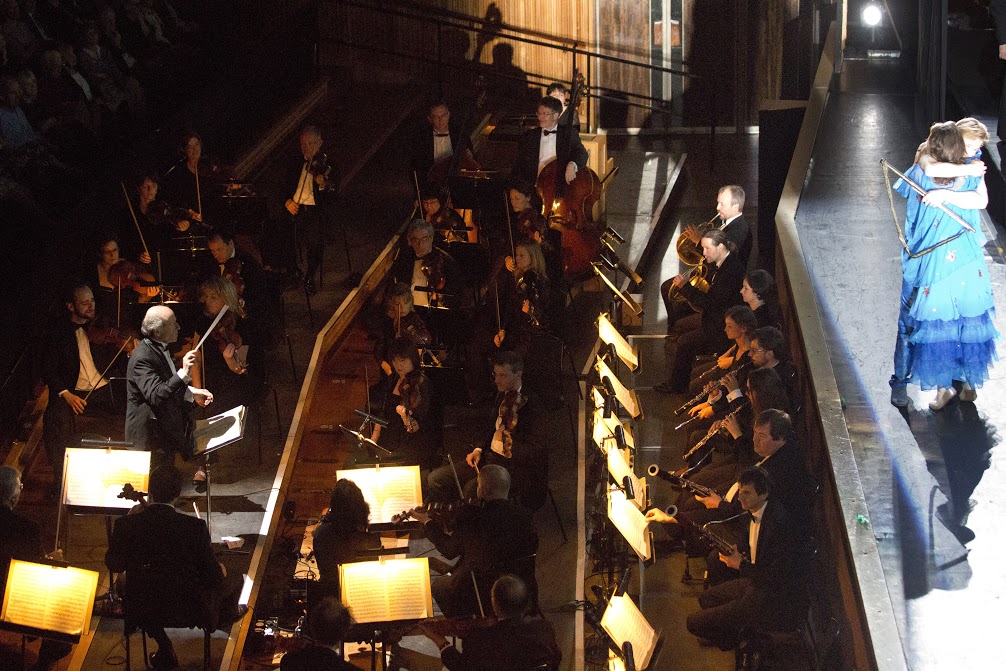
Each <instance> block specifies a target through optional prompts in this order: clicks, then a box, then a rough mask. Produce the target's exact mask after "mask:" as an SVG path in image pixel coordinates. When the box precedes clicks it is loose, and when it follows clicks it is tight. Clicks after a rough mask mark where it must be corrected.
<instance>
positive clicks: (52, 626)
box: [0, 559, 98, 637]
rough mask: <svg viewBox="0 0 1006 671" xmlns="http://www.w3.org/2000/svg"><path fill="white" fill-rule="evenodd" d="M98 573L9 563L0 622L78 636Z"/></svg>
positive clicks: (88, 616)
mask: <svg viewBox="0 0 1006 671" xmlns="http://www.w3.org/2000/svg"><path fill="white" fill-rule="evenodd" d="M97 588H98V573H97V572H96V571H87V570H85V569H81V568H73V567H57V566H49V565H47V564H35V563H32V562H26V561H20V560H18V559H13V560H11V563H10V569H9V571H8V573H7V588H6V590H5V591H4V600H3V611H2V612H0V621H2V622H3V623H6V624H11V625H15V626H21V627H28V628H31V629H37V630H40V631H45V632H56V633H59V634H65V635H68V636H73V637H79V636H82V635H84V634H86V633H87V630H88V626H89V625H90V622H91V606H92V605H93V604H94V592H95V590H96V589H97Z"/></svg>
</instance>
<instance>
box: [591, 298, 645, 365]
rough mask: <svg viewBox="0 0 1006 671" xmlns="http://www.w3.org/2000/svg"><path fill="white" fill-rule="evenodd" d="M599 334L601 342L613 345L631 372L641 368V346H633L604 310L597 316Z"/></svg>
mask: <svg viewBox="0 0 1006 671" xmlns="http://www.w3.org/2000/svg"><path fill="white" fill-rule="evenodd" d="M597 335H598V337H599V338H600V339H601V342H603V343H605V344H606V345H613V346H614V348H615V354H617V355H618V358H619V359H621V361H622V363H624V364H625V367H626V368H628V369H629V372H630V373H635V372H636V369H637V368H639V348H637V347H633V346H632V345H630V344H629V341H628V340H626V339H625V337H623V336H622V334H621V333H619V331H618V329H617V328H615V325H614V324H612V323H611V321H610V320H609V319H608V314H607V313H606V312H602V313H601V315H600V316H599V317H598V318H597Z"/></svg>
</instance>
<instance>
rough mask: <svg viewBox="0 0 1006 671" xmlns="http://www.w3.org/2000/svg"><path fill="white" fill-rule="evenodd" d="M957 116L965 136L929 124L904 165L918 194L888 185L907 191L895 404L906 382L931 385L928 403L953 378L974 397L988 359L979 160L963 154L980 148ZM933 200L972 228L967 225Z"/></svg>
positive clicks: (940, 400) (944, 395) (990, 306)
mask: <svg viewBox="0 0 1006 671" xmlns="http://www.w3.org/2000/svg"><path fill="white" fill-rule="evenodd" d="M959 123H963V124H964V129H965V132H966V133H967V135H968V141H967V142H965V139H964V137H963V136H962V132H961V129H960V128H958V126H957V125H955V124H954V123H953V122H944V123H938V124H934V125H933V126H932V128H931V129H930V134H929V139H928V140H927V141H926V143H925V145H923V147H922V148H920V150H921V151H920V156H919V157H918V162H917V163H916V164H915V165H913V166H912V167H911V168H909V170H908V171H907V172H906V176H907V177H908V178H909V179H911V180H912V181H914V182H915V183H916V184H918V185H919V186H920V187H921V188H922V189H924V190H925V191H926V195H925V196H923V197H919V195H918V194H917V193H916V192H915V191H914V190H913V189H912V188H911V187H909V186H908V185H907V184H906V183H905V182H904V181H902V180H899V181H898V183H897V184H896V185H895V189H896V190H897V191H898V192H899V193H901V194H902V195H904V196H906V197H907V198H908V206H907V208H906V210H907V211H906V223H905V242H906V244H907V247H908V250H910V252H909V251H903V252H902V296H901V314H900V315H899V319H898V341H897V344H896V346H895V371H894V375H893V376H892V377H891V388H892V391H891V402H892V403H894V404H895V405H907V404H908V397H907V392H906V385H907V384H908V382H909V381H911V382H913V383H916V384H918V385H919V386H920V387H921V388H922V389H924V390H925V389H933V388H935V389H937V395H936V398H935V400H933V402H932V403H930V408H931V409H933V410H939V409H941V408H943V407H944V406H945V405H946V404H947V403H948V402H949V401H950V400H951V399H953V397H954V396H955V395H956V394H957V393H958V392H957V390H956V388H955V387H954V382H955V381H957V382H960V383H961V386H962V392H961V398H962V400H974V399H975V397H976V394H975V391H974V390H975V389H976V388H977V387H980V386H981V385H982V383H984V382H985V380H987V379H988V371H989V367H990V366H991V364H992V362H993V361H995V359H996V351H995V339H996V338H997V337H998V333H997V332H996V330H995V326H994V324H993V321H992V320H993V316H994V313H995V304H994V302H993V297H992V285H991V281H990V277H989V272H988V267H987V265H986V263H985V255H984V249H983V248H984V245H985V243H986V242H987V240H986V238H985V236H984V234H983V233H982V231H981V225H980V219H979V210H981V209H982V208H984V207H985V206H986V205H987V203H988V193H987V191H986V188H985V180H984V177H983V176H982V174H983V172H984V170H983V168H984V166H983V165H980V162H972V163H971V164H970V165H968V164H967V159H968V156H972V155H974V154H975V153H976V152H977V151H979V150H980V148H981V144H982V142H983V140H982V139H981V137H980V135H981V133H980V132H979V130H984V127H983V126H981V124H979V123H978V122H976V121H974V120H973V119H971V120H962V122H959ZM972 126H974V128H972ZM979 127H980V128H979ZM986 133H987V131H986ZM985 137H986V138H987V134H986V135H985ZM940 204H943V205H945V206H946V207H947V209H949V210H951V211H952V212H954V213H955V214H957V215H958V216H959V217H960V218H961V219H962V220H963V221H964V222H965V223H967V224H968V225H969V226H970V227H971V228H972V229H974V230H973V231H967V230H966V229H965V228H964V227H963V226H962V225H961V223H960V222H959V221H957V220H956V219H955V218H954V217H952V216H951V215H949V214H948V213H947V212H945V211H944V210H943V209H941V208H940Z"/></svg>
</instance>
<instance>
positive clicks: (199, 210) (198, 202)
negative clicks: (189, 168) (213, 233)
mask: <svg viewBox="0 0 1006 671" xmlns="http://www.w3.org/2000/svg"><path fill="white" fill-rule="evenodd" d="M196 208H197V210H196V213H197V214H198V215H199V223H200V224H201V223H203V194H202V192H201V191H200V189H199V164H198V163H196Z"/></svg>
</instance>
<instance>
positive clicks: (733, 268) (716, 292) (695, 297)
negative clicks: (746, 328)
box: [681, 252, 745, 343]
mask: <svg viewBox="0 0 1006 671" xmlns="http://www.w3.org/2000/svg"><path fill="white" fill-rule="evenodd" d="M744 274H745V266H744V263H743V261H742V259H741V257H740V255H739V254H737V253H736V252H731V253H730V254H728V255H727V258H726V259H725V260H724V261H723V265H721V266H720V267H719V268H716V269H715V272H714V274H713V276H712V279H710V280H709V291H706V292H702V291H699V290H698V289H696V288H695V287H693V286H692V285H690V284H688V283H687V282H686V283H685V284H684V285H683V286H682V287H681V295H682V296H684V297H685V299H686V300H687V301H688V302H689V303H690V304H691V306H692V307H694V308H695V309H696V310H699V311H701V312H702V329H703V330H704V331H705V332H706V336H707V337H709V338H710V339H711V340H713V341H714V342H717V343H721V342H722V341H725V340H726V334H725V333H724V332H723V319H724V318H725V317H726V314H727V310H728V309H729V308H731V307H732V306H734V305H740V303H741V294H740V291H741V284H743V282H744Z"/></svg>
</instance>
